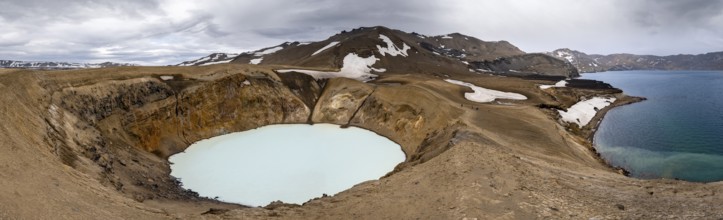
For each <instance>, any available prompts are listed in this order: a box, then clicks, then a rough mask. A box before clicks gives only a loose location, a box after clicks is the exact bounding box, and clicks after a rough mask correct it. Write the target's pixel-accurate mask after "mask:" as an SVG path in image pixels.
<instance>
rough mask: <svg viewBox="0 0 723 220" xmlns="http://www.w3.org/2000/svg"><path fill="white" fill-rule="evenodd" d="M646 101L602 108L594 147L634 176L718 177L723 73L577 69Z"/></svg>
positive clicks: (722, 165) (722, 157) (722, 158)
mask: <svg viewBox="0 0 723 220" xmlns="http://www.w3.org/2000/svg"><path fill="white" fill-rule="evenodd" d="M582 78H584V79H595V80H601V81H604V82H607V83H610V84H612V85H613V86H614V87H617V88H620V89H622V90H623V91H624V92H625V93H626V94H628V95H633V96H643V97H646V98H648V100H647V101H644V102H640V103H635V104H632V105H626V106H622V107H618V108H615V109H613V110H611V111H610V112H608V114H607V115H606V116H605V118H604V119H603V121H602V123H601V125H600V128H599V129H598V131H597V133H596V134H595V137H594V143H595V148H596V149H597V150H598V152H600V154H601V155H602V157H603V158H604V159H605V160H607V161H608V162H609V163H610V164H612V165H614V166H621V167H624V168H625V169H627V170H628V171H630V172H631V175H632V176H634V177H638V178H671V179H672V178H678V179H683V180H688V181H696V182H711V181H720V180H723V72H715V71H620V72H604V73H591V74H583V76H582Z"/></svg>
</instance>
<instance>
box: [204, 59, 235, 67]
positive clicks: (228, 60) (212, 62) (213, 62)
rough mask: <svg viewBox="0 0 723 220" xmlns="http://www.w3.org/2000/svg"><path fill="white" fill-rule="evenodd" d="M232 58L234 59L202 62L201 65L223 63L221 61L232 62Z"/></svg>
mask: <svg viewBox="0 0 723 220" xmlns="http://www.w3.org/2000/svg"><path fill="white" fill-rule="evenodd" d="M232 60H233V59H228V60H221V61H215V62H208V63H204V64H201V65H200V66H208V65H213V64H221V63H230V62H231V61H232Z"/></svg>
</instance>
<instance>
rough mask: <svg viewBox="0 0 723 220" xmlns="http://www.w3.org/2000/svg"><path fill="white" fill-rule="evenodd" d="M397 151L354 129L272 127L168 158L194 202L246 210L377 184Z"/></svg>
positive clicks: (394, 160) (380, 139)
mask: <svg viewBox="0 0 723 220" xmlns="http://www.w3.org/2000/svg"><path fill="white" fill-rule="evenodd" d="M404 159H405V155H404V152H403V151H402V149H401V147H400V146H399V145H398V144H396V143H394V142H393V141H391V140H389V139H387V138H386V137H383V136H380V135H377V134H376V133H374V132H371V131H368V130H364V129H361V128H356V127H349V128H340V127H339V125H332V124H315V125H308V124H290V125H269V126H264V127H260V128H257V129H253V130H249V131H244V132H236V133H231V134H227V135H221V136H218V137H213V138H209V139H206V140H201V141H198V142H196V143H194V144H193V145H191V146H190V147H188V149H186V150H185V151H184V152H181V153H178V154H175V155H173V156H171V157H170V158H169V159H168V160H169V161H170V162H171V163H172V164H171V175H172V176H174V177H177V178H179V179H180V181H181V183H182V184H183V187H184V188H186V189H191V190H193V191H195V192H198V193H199V195H201V196H205V197H210V198H217V199H218V200H221V201H225V202H232V203H239V204H243V205H249V206H264V205H267V204H269V203H270V202H273V201H277V200H280V201H283V202H286V203H296V204H302V203H304V202H306V201H308V200H309V199H313V198H315V197H320V196H322V195H323V194H328V195H334V194H336V193H338V192H341V191H344V190H346V189H349V188H351V187H352V186H354V185H356V184H359V183H361V182H364V181H368V180H375V179H379V177H382V176H383V175H385V174H387V173H388V172H390V171H392V170H393V169H394V167H395V166H396V165H397V164H399V163H401V162H404Z"/></svg>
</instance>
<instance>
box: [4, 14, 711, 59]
mask: <svg viewBox="0 0 723 220" xmlns="http://www.w3.org/2000/svg"><path fill="white" fill-rule="evenodd" d="M375 25H382V26H387V27H390V28H394V29H399V30H403V31H407V32H412V31H414V32H418V33H422V34H427V35H439V34H446V33H451V32H460V33H463V34H467V35H471V36H475V37H477V38H480V39H482V40H489V41H496V40H507V41H510V42H511V43H513V44H515V45H516V46H518V47H519V48H520V49H522V50H524V51H527V52H541V51H551V50H554V49H557V48H571V49H576V50H580V51H583V52H586V53H597V54H610V53H635V54H654V55H671V54H681V53H682V54H698V53H705V52H712V51H723V0H685V1H683V0H589V1H581V0H550V1H539V0H517V1H500V0H489V1H486V0H400V1H391V0H262V1H251V0H219V1H212V0H208V1H199V0H173V1H171V0H106V1H103V0H82V1H80V0H79V1H57V0H2V1H0V59H13V60H34V61H46V60H47V61H71V62H103V61H114V62H133V63H137V64H143V65H167V64H175V63H178V62H180V61H183V60H189V59H195V58H198V57H201V56H205V55H207V54H209V53H212V52H244V51H248V50H255V49H259V48H263V47H267V46H273V45H276V44H280V43H283V42H285V41H319V40H324V39H326V38H327V37H329V36H330V35H332V34H334V33H338V32H340V31H342V30H350V29H352V28H356V27H360V26H375Z"/></svg>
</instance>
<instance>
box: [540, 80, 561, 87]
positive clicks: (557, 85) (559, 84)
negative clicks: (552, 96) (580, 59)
mask: <svg viewBox="0 0 723 220" xmlns="http://www.w3.org/2000/svg"><path fill="white" fill-rule="evenodd" d="M566 85H567V81H565V80H560V81H559V82H557V83H555V85H540V89H549V88H552V87H565V86H566Z"/></svg>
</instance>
